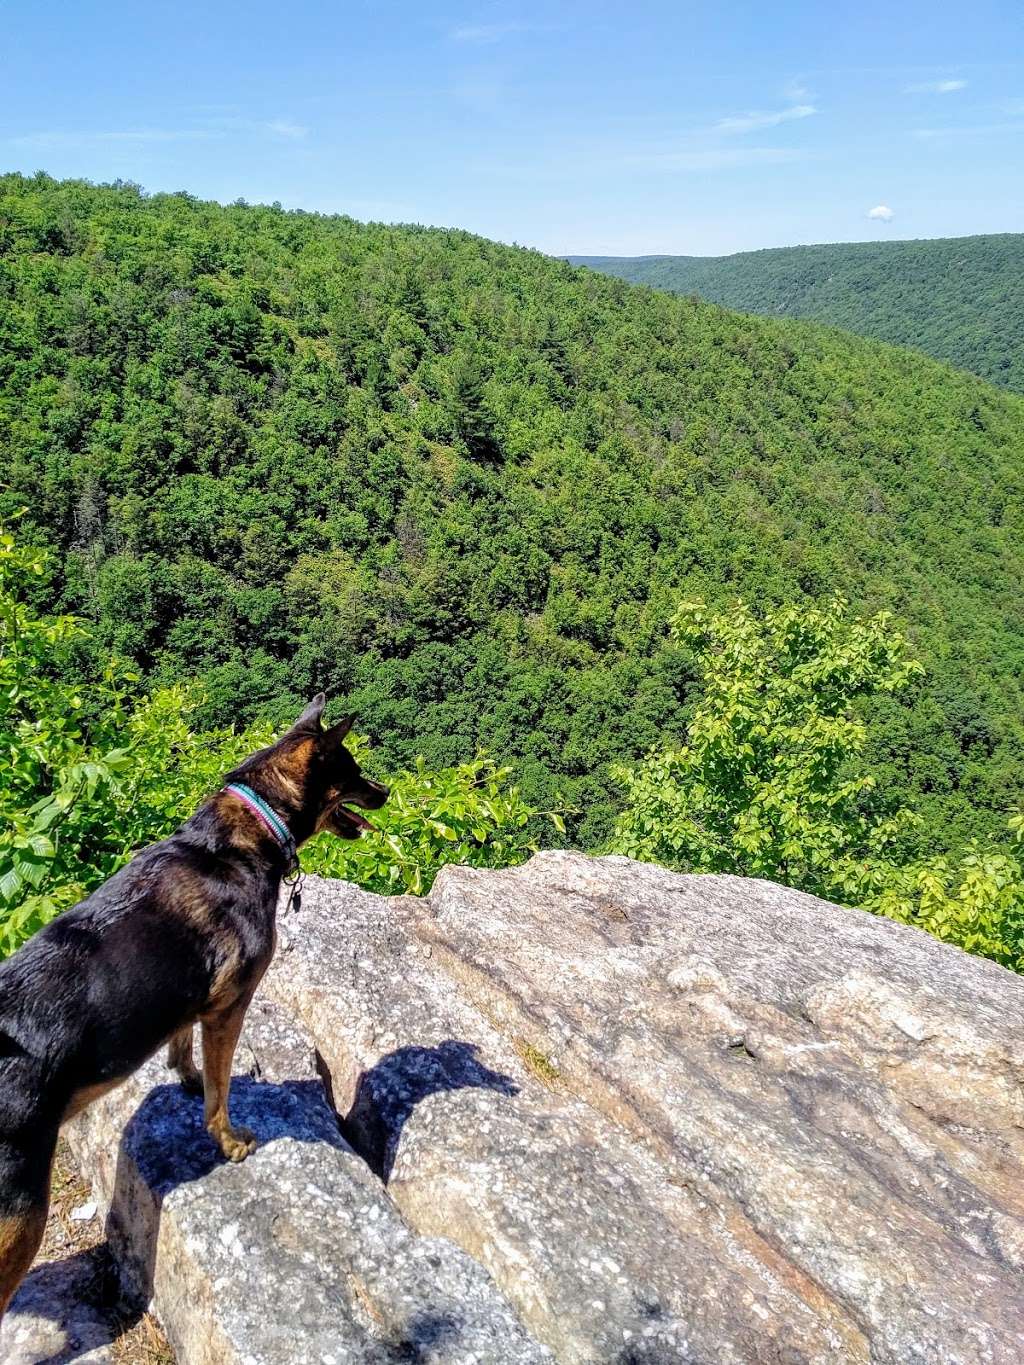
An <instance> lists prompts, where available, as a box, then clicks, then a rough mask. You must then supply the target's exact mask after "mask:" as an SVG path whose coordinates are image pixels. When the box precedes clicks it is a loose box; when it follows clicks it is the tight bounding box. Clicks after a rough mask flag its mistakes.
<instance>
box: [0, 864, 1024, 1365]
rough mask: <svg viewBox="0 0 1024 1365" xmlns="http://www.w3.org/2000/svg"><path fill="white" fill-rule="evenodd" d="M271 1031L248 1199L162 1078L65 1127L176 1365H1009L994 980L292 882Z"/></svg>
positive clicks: (774, 898) (581, 902)
mask: <svg viewBox="0 0 1024 1365" xmlns="http://www.w3.org/2000/svg"><path fill="white" fill-rule="evenodd" d="M261 1000H262V1004H261V1008H260V1010H259V1011H256V1012H254V1014H253V1017H252V1021H251V1024H250V1026H249V1030H248V1038H249V1042H248V1044H247V1046H246V1047H244V1048H243V1049H242V1051H241V1052H240V1055H239V1063H238V1065H237V1066H236V1079H235V1081H234V1085H233V1092H232V1111H233V1115H234V1117H235V1119H236V1120H237V1121H238V1122H241V1123H245V1124H247V1125H248V1126H249V1127H251V1128H253V1129H254V1130H255V1131H256V1133H257V1135H258V1136H259V1137H260V1139H261V1143H262V1145H261V1147H260V1149H259V1150H258V1151H257V1152H256V1154H255V1155H254V1156H253V1157H251V1158H250V1159H249V1160H248V1161H247V1162H246V1163H245V1164H244V1165H242V1166H239V1167H233V1166H228V1165H224V1164H222V1163H220V1162H218V1161H217V1160H216V1159H215V1155H214V1150H213V1148H212V1145H211V1144H209V1143H208V1140H207V1139H206V1137H205V1134H204V1133H203V1131H202V1127H201V1118H200V1106H199V1103H198V1101H194V1100H191V1099H188V1098H187V1097H185V1096H184V1095H183V1094H182V1092H181V1091H180V1090H179V1089H178V1088H177V1087H175V1086H172V1085H170V1084H169V1077H168V1076H167V1073H165V1072H163V1071H162V1068H161V1066H160V1064H159V1063H158V1062H157V1061H153V1062H151V1063H150V1064H149V1065H148V1066H147V1067H146V1068H144V1070H143V1071H142V1072H140V1073H139V1075H138V1076H137V1077H136V1078H134V1079H133V1080H132V1081H131V1082H130V1083H129V1084H128V1085H127V1086H125V1087H123V1088H122V1089H121V1090H119V1091H117V1092H114V1093H113V1094H112V1095H110V1096H108V1097H106V1098H105V1099H104V1100H102V1101H101V1102H99V1103H98V1104H97V1105H96V1106H94V1107H93V1109H92V1110H90V1111H87V1113H86V1114H85V1115H84V1116H83V1117H82V1118H81V1119H79V1120H77V1121H76V1123H75V1125H73V1126H72V1140H73V1142H74V1144H75V1149H76V1151H77V1153H78V1155H79V1158H80V1160H81V1162H82V1165H83V1167H84V1168H85V1170H86V1172H87V1174H88V1175H89V1176H91V1178H92V1179H93V1181H94V1191H95V1192H96V1194H97V1196H98V1197H99V1198H100V1199H101V1200H102V1201H103V1204H104V1207H105V1208H107V1209H109V1214H108V1232H109V1235H110V1237H111V1239H112V1242H113V1245H114V1250H115V1253H116V1254H117V1256H118V1259H119V1261H120V1263H121V1265H122V1267H123V1269H124V1274H125V1277H126V1279H127V1281H128V1282H129V1284H130V1285H132V1286H133V1287H134V1288H135V1290H136V1292H137V1293H139V1294H140V1295H142V1296H145V1297H150V1298H152V1300H153V1303H154V1306H155V1309H156V1312H157V1314H158V1316H159V1317H160V1318H161V1320H162V1321H163V1323H164V1325H165V1327H166V1329H167V1332H168V1335H169V1336H170V1338H171V1340H172V1342H173V1343H174V1344H175V1346H176V1348H177V1350H178V1353H179V1361H180V1362H181V1365H192V1363H193V1362H202V1363H203V1365H214V1362H217V1365H219V1362H222V1361H229V1362H232V1365H234V1362H239V1365H241V1362H245V1365H274V1363H275V1362H277V1361H284V1360H288V1361H294V1362H304V1361H310V1362H321V1361H329V1360H334V1361H335V1362H337V1365H340V1363H341V1362H348V1361H364V1360H365V1361H377V1360H381V1361H385V1360H396V1361H397V1360H416V1361H434V1360H436V1361H466V1362H469V1361H478V1362H485V1361H494V1362H515V1361H519V1360H531V1361H532V1360H545V1359H547V1360H550V1359H554V1360H557V1361H563V1362H580V1363H581V1365H582V1362H609V1365H610V1363H611V1362H615V1365H661V1363H662V1362H665V1365H667V1363H668V1362H677V1361H679V1362H686V1361H693V1362H698V1361H699V1362H707V1365H711V1363H712V1362H714V1365H726V1363H728V1362H755V1361H757V1362H760V1361H764V1362H769V1361H770V1362H787V1365H800V1363H806V1365H811V1363H812V1362H813V1363H815V1365H816V1363H817V1362H836V1361H842V1362H847V1361H849V1362H860V1361H863V1362H869V1361H870V1362H891V1365H914V1363H915V1362H920V1365H925V1363H926V1362H927V1365H933V1362H938V1361H942V1362H944V1363H948V1365H956V1363H958V1362H961V1363H962V1365H975V1363H978V1365H980V1363H981V1362H991V1363H992V1365H1011V1362H1012V1363H1013V1365H1017V1363H1018V1362H1019V1361H1020V1360H1021V1359H1024V1178H1022V1177H1024V1089H1022V1082H1024V1055H1022V1042H1024V986H1022V983H1021V981H1020V979H1019V978H1017V977H1015V976H1013V975H1012V974H1010V973H1009V972H1006V971H1004V970H1002V969H1001V968H999V967H997V966H995V965H993V964H992V963H989V962H986V961H983V960H980V959H976V958H971V957H968V956H967V955H966V954H963V953H961V952H959V951H958V950H956V949H953V948H949V947H946V946H944V945H942V944H940V943H937V942H936V941H934V940H932V939H930V938H929V937H927V936H926V935H924V934H922V933H919V932H916V931H914V930H911V929H907V928H904V927H902V926H899V925H895V924H891V923H889V922H887V921H884V920H880V919H877V918H874V917H872V916H869V915H866V914H863V913H860V912H858V911H850V910H842V909H839V908H838V907H836V906H832V905H829V904H827V903H825V902H822V901H819V900H815V899H814V898H812V897H810V896H805V895H801V894H800V893H797V892H794V891H790V890H787V889H784V888H780V887H777V886H773V885H770V884H767V883H762V882H752V881H744V880H740V879H737V878H730V877H685V876H677V875H675V874H671V873H668V872H665V871H663V870H661V869H658V868H654V867H648V866H641V865H638V864H635V863H631V862H628V861H627V860H625V859H619V858H603V859H592V858H587V857H584V856H582V855H578V854H572V853H544V854H539V855H538V856H536V857H535V858H534V859H533V860H532V861H531V862H530V863H528V864H526V865H525V866H523V867H521V868H517V869H514V870H511V871H507V872H477V871H472V870H470V869H464V868H460V869H454V868H453V869H448V870H447V871H446V872H445V873H443V874H442V875H441V876H440V877H439V878H438V881H437V883H436V885H435V887H434V890H433V892H432V894H431V895H430V896H429V897H427V898H424V899H421V900H416V899H412V898H396V899H393V900H387V899H384V898H380V897H376V896H372V895H369V894H367V893H364V892H361V891H359V890H358V889H356V888H354V887H351V886H348V885H345V884H343V883H334V882H325V881H318V880H316V879H312V878H311V879H308V880H307V883H306V891H305V895H304V897H303V905H302V909H301V912H300V913H299V914H298V915H294V914H293V915H290V916H288V917H287V919H286V920H285V921H284V924H283V932H282V944H281V948H280V950H279V952H278V956H277V959H276V960H275V963H274V965H273V967H272V968H271V970H270V972H269V973H268V976H267V978H266V981H265V983H264V986H263V988H262V990H261ZM246 1071H248V1072H249V1073H250V1074H249V1075H248V1076H246V1075H245V1074H244V1073H245V1072H246ZM15 1307H17V1305H15Z"/></svg>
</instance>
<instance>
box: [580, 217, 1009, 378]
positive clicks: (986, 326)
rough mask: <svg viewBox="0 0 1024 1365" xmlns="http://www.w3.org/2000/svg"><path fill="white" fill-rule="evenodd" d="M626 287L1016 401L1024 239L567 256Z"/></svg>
mask: <svg viewBox="0 0 1024 1365" xmlns="http://www.w3.org/2000/svg"><path fill="white" fill-rule="evenodd" d="M569 259H570V260H571V261H573V262H574V263H575V264H577V265H587V266H590V267H591V268H592V269H594V270H601V271H604V272H606V273H607V274H609V275H615V276H616V277H617V278H619V279H622V280H629V281H631V282H632V283H633V284H648V285H652V286H653V287H655V288H657V289H671V290H673V291H674V292H675V293H677V294H699V295H700V296H701V298H705V299H711V300H713V301H714V302H715V303H721V304H724V305H725V306H726V307H727V308H739V309H742V310H743V311H744V312H749V313H764V314H766V315H768V316H769V317H790V318H811V319H813V320H814V321H816V322H827V323H829V324H831V325H832V326H833V327H846V328H848V329H849V330H850V331H851V332H859V333H861V334H862V335H864V336H869V337H877V339H878V340H879V341H891V342H895V343H896V344H897V345H900V346H915V347H917V348H918V349H920V350H922V351H924V352H926V353H927V354H928V355H933V356H935V357H936V359H938V360H948V361H949V362H950V363H951V364H953V365H958V366H960V367H961V368H962V369H965V370H971V371H972V372H973V373H974V374H978V375H981V376H982V378H984V379H988V380H990V381H991V382H992V383H993V384H1002V385H1005V387H1006V388H1008V389H1014V390H1016V392H1017V393H1024V340H1022V339H1024V234H1022V233H1001V234H999V235H997V236H986V237H946V238H937V239H931V240H927V241H917V242H843V243H838V244H836V245H833V246H787V247H775V248H772V249H770V250H767V251H744V252H739V253H737V254H736V255H735V256H717V257H716V256H634V257H629V256H620V257H616V256H570V257H569Z"/></svg>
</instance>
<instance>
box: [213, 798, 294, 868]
mask: <svg viewBox="0 0 1024 1365" xmlns="http://www.w3.org/2000/svg"><path fill="white" fill-rule="evenodd" d="M224 790H225V791H226V792H230V793H231V795H232V796H237V797H238V799H239V801H241V802H242V803H243V805H246V806H248V807H249V809H250V810H251V811H252V813H253V815H255V816H257V817H258V818H259V819H260V820H262V821H263V823H264V825H266V827H267V829H268V830H270V832H271V834H272V835H273V836H274V838H275V839H276V840H277V842H278V843H279V844H280V845H281V847H282V848H283V849H284V852H285V857H286V858H287V859H288V868H289V870H291V869H292V868H294V867H295V866H296V865H297V863H298V861H299V858H298V851H297V849H296V847H295V840H294V838H293V837H292V832H291V830H290V829H289V828H288V826H287V825H286V824H285V822H284V821H283V820H282V819H281V817H280V815H278V813H277V811H276V810H274V808H273V806H270V805H268V804H267V802H266V801H264V799H263V797H262V796H258V795H257V794H256V792H254V791H253V789H252V787H247V786H246V785H245V783H244V782H229V783H228V785H227V786H226V787H225V788H224Z"/></svg>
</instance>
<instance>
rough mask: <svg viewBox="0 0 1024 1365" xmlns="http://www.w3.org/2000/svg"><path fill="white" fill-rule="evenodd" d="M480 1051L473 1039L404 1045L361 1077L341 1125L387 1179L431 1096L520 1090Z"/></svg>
mask: <svg viewBox="0 0 1024 1365" xmlns="http://www.w3.org/2000/svg"><path fill="white" fill-rule="evenodd" d="M479 1051H480V1049H479V1048H478V1047H477V1046H476V1044H475V1043H465V1042H459V1041H458V1040H456V1039H454V1038H452V1039H449V1040H448V1041H447V1042H444V1043H439V1044H438V1045H437V1046H436V1047H400V1048H396V1050H395V1051H394V1052H389V1053H388V1054H387V1056H386V1057H382V1058H381V1059H380V1061H379V1062H378V1063H377V1064H376V1065H375V1066H373V1067H371V1068H370V1070H369V1071H364V1072H363V1074H362V1075H361V1076H360V1078H359V1084H358V1086H357V1087H356V1094H355V1099H354V1100H353V1102H352V1107H351V1109H350V1110H349V1111H348V1113H347V1114H346V1116H345V1117H344V1119H342V1121H341V1130H342V1132H343V1133H344V1135H345V1137H346V1138H347V1139H348V1140H349V1142H350V1143H351V1144H352V1146H353V1147H354V1148H355V1149H356V1151H357V1152H358V1153H359V1154H360V1156H361V1157H362V1158H363V1160H364V1161H365V1162H366V1163H367V1165H368V1166H369V1167H370V1168H371V1170H373V1171H375V1172H376V1174H377V1175H378V1176H380V1178H381V1180H383V1181H384V1183H385V1184H387V1181H388V1180H389V1178H390V1176H391V1168H392V1166H393V1165H394V1162H395V1152H396V1151H397V1149H398V1141H399V1138H400V1137H401V1135H402V1128H403V1127H404V1126H405V1123H406V1120H407V1119H408V1118H409V1116H410V1114H411V1113H412V1111H413V1110H414V1109H415V1108H416V1106H417V1104H419V1103H420V1101H421V1100H425V1099H426V1098H427V1096H428V1095H436V1094H439V1093H441V1092H443V1091H447V1090H466V1089H477V1090H497V1091H498V1092H499V1093H500V1094H502V1095H518V1094H519V1087H518V1086H517V1085H516V1083H515V1082H514V1081H513V1079H512V1077H511V1076H505V1075H503V1074H502V1073H501V1072H500V1071H492V1070H491V1069H490V1068H489V1067H487V1066H484V1064H483V1063H482V1062H481V1061H480V1060H479V1059H478V1056H477V1054H478V1052H479Z"/></svg>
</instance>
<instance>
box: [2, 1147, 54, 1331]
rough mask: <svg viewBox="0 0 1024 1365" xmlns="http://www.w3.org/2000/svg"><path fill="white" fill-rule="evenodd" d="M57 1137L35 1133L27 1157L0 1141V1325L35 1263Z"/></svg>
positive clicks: (48, 1199)
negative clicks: (30, 1150) (8, 1306)
mask: <svg viewBox="0 0 1024 1365" xmlns="http://www.w3.org/2000/svg"><path fill="white" fill-rule="evenodd" d="M56 1146H57V1133H56V1131H53V1132H51V1133H35V1134H33V1136H32V1142H31V1148H32V1154H31V1156H29V1155H27V1154H26V1152H25V1151H23V1150H21V1149H20V1143H19V1144H15V1143H10V1142H6V1141H4V1140H3V1139H2V1138H0V1321H2V1320H3V1316H4V1313H6V1311H7V1305H8V1304H9V1303H10V1301H11V1299H12V1298H13V1297H14V1293H15V1290H16V1289H17V1288H18V1285H19V1284H21V1282H22V1280H23V1279H24V1278H25V1275H26V1273H27V1271H28V1268H29V1266H30V1265H31V1264H32V1262H33V1261H34V1260H35V1255H36V1252H37V1251H38V1250H39V1245H40V1243H41V1242H42V1240H43V1231H44V1230H45V1228H46V1215H47V1213H48V1212H49V1208H50V1166H51V1164H52V1162H53V1153H54V1150H55V1148H56Z"/></svg>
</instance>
